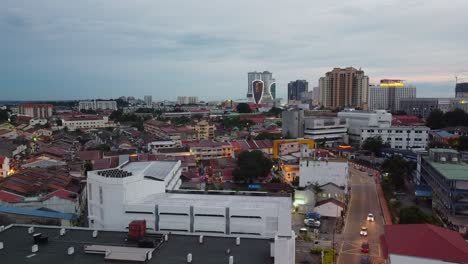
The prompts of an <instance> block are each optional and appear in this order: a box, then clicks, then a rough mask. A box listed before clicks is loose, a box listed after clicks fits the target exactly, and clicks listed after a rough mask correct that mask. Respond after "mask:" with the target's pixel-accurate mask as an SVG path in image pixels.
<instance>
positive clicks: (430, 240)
mask: <svg viewBox="0 0 468 264" xmlns="http://www.w3.org/2000/svg"><path fill="white" fill-rule="evenodd" d="M384 230H385V235H384V239H383V240H384V244H385V247H386V248H385V250H384V251H385V252H386V253H387V254H396V255H403V256H414V257H421V258H428V259H437V260H442V261H447V262H455V263H468V243H466V242H465V240H463V238H462V236H461V235H460V234H459V233H457V232H455V231H452V230H449V229H445V228H441V227H438V226H435V225H429V224H412V225H386V226H385V227H384Z"/></svg>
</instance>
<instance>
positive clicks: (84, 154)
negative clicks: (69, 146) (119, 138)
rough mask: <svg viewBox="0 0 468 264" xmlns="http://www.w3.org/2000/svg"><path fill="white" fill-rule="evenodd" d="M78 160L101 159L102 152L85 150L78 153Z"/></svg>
mask: <svg viewBox="0 0 468 264" xmlns="http://www.w3.org/2000/svg"><path fill="white" fill-rule="evenodd" d="M78 157H79V158H80V160H98V159H102V152H101V151H99V150H85V151H80V152H78Z"/></svg>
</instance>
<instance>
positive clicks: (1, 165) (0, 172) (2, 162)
mask: <svg viewBox="0 0 468 264" xmlns="http://www.w3.org/2000/svg"><path fill="white" fill-rule="evenodd" d="M9 173H10V159H9V158H8V157H5V156H0V178H6V177H7V176H8V174H9Z"/></svg>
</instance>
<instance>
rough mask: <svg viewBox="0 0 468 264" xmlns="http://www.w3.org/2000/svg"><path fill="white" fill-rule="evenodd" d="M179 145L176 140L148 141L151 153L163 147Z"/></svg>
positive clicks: (169, 147) (168, 147)
mask: <svg viewBox="0 0 468 264" xmlns="http://www.w3.org/2000/svg"><path fill="white" fill-rule="evenodd" d="M176 147H179V144H176V143H175V142H174V141H153V142H150V143H148V151H149V152H151V153H153V154H154V153H158V152H159V151H160V150H161V149H171V148H176Z"/></svg>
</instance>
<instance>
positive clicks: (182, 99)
mask: <svg viewBox="0 0 468 264" xmlns="http://www.w3.org/2000/svg"><path fill="white" fill-rule="evenodd" d="M177 103H178V104H180V105H188V104H198V97H197V96H178V97H177Z"/></svg>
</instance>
